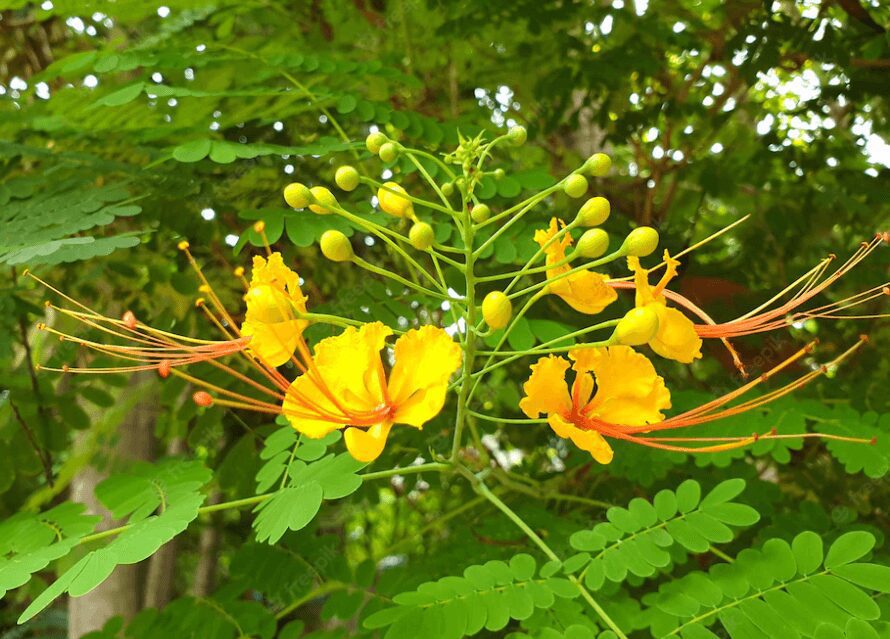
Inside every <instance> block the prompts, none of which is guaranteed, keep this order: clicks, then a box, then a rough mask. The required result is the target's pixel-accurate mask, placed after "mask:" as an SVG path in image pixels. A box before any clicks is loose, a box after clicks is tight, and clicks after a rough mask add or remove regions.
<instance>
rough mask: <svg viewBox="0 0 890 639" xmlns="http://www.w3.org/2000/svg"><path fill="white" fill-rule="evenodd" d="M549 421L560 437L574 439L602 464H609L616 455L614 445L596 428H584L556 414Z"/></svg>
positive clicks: (577, 444)
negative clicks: (610, 444) (613, 449)
mask: <svg viewBox="0 0 890 639" xmlns="http://www.w3.org/2000/svg"><path fill="white" fill-rule="evenodd" d="M547 423H548V424H550V428H552V429H553V432H554V433H556V434H557V435H558V436H559V437H562V438H563V439H570V440H572V443H573V444H575V446H577V447H578V448H580V449H581V450H586V451H587V452H588V453H590V455H591V456H592V457H593V458H594V459H595V460H596V461H598V462H599V463H600V464H608V463H610V462H611V461H612V457H614V455H615V454H614V452H612V447H611V446H609V443H608V442H607V441H606V440H605V438H604V437H603V436H602V435H600V434H599V433H598V432H596V431H595V430H582V429H580V428H578V427H577V426H575V425H574V424H572V423H571V422H567V421H566V420H565V419H563V418H562V417H560V416H559V415H555V414H554V415H550V417H548V419H547Z"/></svg>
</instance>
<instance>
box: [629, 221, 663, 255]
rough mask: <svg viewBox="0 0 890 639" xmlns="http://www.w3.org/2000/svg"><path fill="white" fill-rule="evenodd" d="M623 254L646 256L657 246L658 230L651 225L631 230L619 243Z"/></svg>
mask: <svg viewBox="0 0 890 639" xmlns="http://www.w3.org/2000/svg"><path fill="white" fill-rule="evenodd" d="M621 248H622V249H623V250H624V254H625V255H633V256H635V257H646V256H647V255H651V254H652V253H654V252H655V249H657V248H658V231H656V230H655V229H654V228H652V227H651V226H640V227H638V228H635V229H634V230H633V231H631V232H630V233H629V234H628V236H627V237H626V238H625V240H624V244H622V245H621Z"/></svg>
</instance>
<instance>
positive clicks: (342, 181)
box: [334, 166, 358, 191]
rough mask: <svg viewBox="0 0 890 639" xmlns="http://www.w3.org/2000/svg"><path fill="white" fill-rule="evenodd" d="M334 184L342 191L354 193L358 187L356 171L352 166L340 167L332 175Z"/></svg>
mask: <svg viewBox="0 0 890 639" xmlns="http://www.w3.org/2000/svg"><path fill="white" fill-rule="evenodd" d="M334 182H336V183H337V186H339V187H340V188H341V189H343V190H344V191H354V190H355V187H357V186H358V171H356V170H355V167H352V166H341V167H340V168H339V169H337V172H336V173H334Z"/></svg>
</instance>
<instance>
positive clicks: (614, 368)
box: [569, 346, 671, 426]
mask: <svg viewBox="0 0 890 639" xmlns="http://www.w3.org/2000/svg"><path fill="white" fill-rule="evenodd" d="M569 357H571V358H572V359H573V360H574V361H575V365H574V368H575V370H576V371H577V372H578V373H579V374H581V373H584V372H587V371H590V372H592V373H593V375H594V377H595V378H596V386H597V388H596V394H595V395H594V396H593V399H592V400H591V402H590V403H589V404H588V405H587V406H585V407H584V412H585V415H587V416H589V417H595V418H598V419H601V420H603V421H606V422H609V423H612V424H622V425H625V426H645V425H646V424H651V423H654V422H659V421H661V420H663V419H664V415H663V414H662V413H661V411H662V410H664V409H667V408H670V407H671V394H670V392H669V391H668V389H667V388H666V387H665V385H664V380H663V379H662V378H661V377H660V376H659V375H658V373H656V372H655V367H654V366H652V362H650V361H649V360H648V359H647V358H646V357H645V356H644V355H641V354H640V353H637V352H636V351H634V350H633V349H632V348H630V347H629V346H610V347H607V348H580V349H575V350H573V351H571V352H569Z"/></svg>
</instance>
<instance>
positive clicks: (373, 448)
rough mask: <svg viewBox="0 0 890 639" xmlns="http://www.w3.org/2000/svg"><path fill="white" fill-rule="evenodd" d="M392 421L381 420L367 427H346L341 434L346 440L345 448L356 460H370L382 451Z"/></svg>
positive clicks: (378, 455)
mask: <svg viewBox="0 0 890 639" xmlns="http://www.w3.org/2000/svg"><path fill="white" fill-rule="evenodd" d="M391 428H392V423H390V422H383V423H382V424H375V425H374V426H371V427H370V428H368V429H364V428H347V429H346V432H345V433H344V435H343V438H344V440H345V441H346V450H348V451H349V454H350V455H352V456H353V457H354V458H355V459H356V460H357V461H360V462H372V461H374V460H375V459H377V458H378V457H380V453H382V452H383V446H384V445H385V444H386V438H387V436H389V431H390V429H391Z"/></svg>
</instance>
